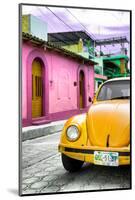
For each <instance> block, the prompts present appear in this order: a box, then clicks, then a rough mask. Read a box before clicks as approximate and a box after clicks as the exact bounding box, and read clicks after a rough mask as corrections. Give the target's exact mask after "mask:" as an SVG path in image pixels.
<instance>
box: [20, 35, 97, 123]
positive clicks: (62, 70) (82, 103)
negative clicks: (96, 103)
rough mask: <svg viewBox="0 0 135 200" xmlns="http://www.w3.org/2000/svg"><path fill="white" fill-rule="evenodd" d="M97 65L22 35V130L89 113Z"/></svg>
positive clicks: (30, 36) (35, 38)
mask: <svg viewBox="0 0 135 200" xmlns="http://www.w3.org/2000/svg"><path fill="white" fill-rule="evenodd" d="M94 64H95V62H94V61H92V60H90V59H87V58H85V57H83V56H81V55H79V54H75V53H73V52H71V51H68V50H66V49H63V48H61V47H57V46H56V45H53V44H51V43H49V42H47V41H44V40H42V39H39V38H37V37H35V36H33V35H31V34H30V33H22V120H23V126H29V125H38V124H45V123H48V122H50V121H53V120H60V119H67V118H69V117H70V116H72V115H74V114H78V113H82V112H86V110H87V109H88V107H89V106H90V105H91V102H90V97H91V98H93V96H94Z"/></svg>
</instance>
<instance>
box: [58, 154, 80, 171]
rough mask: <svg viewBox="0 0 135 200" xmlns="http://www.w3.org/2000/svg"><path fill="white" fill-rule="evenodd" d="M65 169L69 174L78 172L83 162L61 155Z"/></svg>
mask: <svg viewBox="0 0 135 200" xmlns="http://www.w3.org/2000/svg"><path fill="white" fill-rule="evenodd" d="M61 157H62V163H63V166H64V168H65V169H66V170H67V171H69V172H77V171H79V170H80V169H81V167H82V165H83V163H84V162H83V161H80V160H76V159H73V158H70V157H68V156H66V155H64V154H62V155H61Z"/></svg>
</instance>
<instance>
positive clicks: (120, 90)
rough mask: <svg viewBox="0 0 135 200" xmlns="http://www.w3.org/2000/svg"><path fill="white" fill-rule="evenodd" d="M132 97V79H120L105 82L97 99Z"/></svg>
mask: <svg viewBox="0 0 135 200" xmlns="http://www.w3.org/2000/svg"><path fill="white" fill-rule="evenodd" d="M129 98H130V81H129V80H119V81H110V82H107V83H105V84H104V85H103V86H102V87H101V89H100V91H99V94H98V97H97V100H99V101H105V100H115V99H129Z"/></svg>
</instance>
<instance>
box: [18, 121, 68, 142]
mask: <svg viewBox="0 0 135 200" xmlns="http://www.w3.org/2000/svg"><path fill="white" fill-rule="evenodd" d="M66 121H67V120H61V121H56V122H50V123H48V124H44V125H37V126H36V124H34V126H29V127H24V128H22V135H21V140H22V141H26V140H31V139H34V138H38V137H42V136H46V135H50V134H53V133H56V132H60V131H62V129H63V127H64V124H65V123H66Z"/></svg>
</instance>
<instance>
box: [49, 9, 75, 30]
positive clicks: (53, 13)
mask: <svg viewBox="0 0 135 200" xmlns="http://www.w3.org/2000/svg"><path fill="white" fill-rule="evenodd" d="M46 8H47V9H48V10H49V11H50V12H51V13H52V14H53V15H54V16H55V17H56V18H57V19H59V20H60V21H61V22H62V23H63V24H65V25H66V26H67V27H68V28H70V29H71V30H72V31H75V30H74V29H72V27H70V26H69V25H68V24H66V23H65V22H64V21H63V20H62V19H61V18H60V17H58V16H57V15H56V14H55V13H54V12H53V11H52V10H51V9H50V8H48V7H46Z"/></svg>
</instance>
